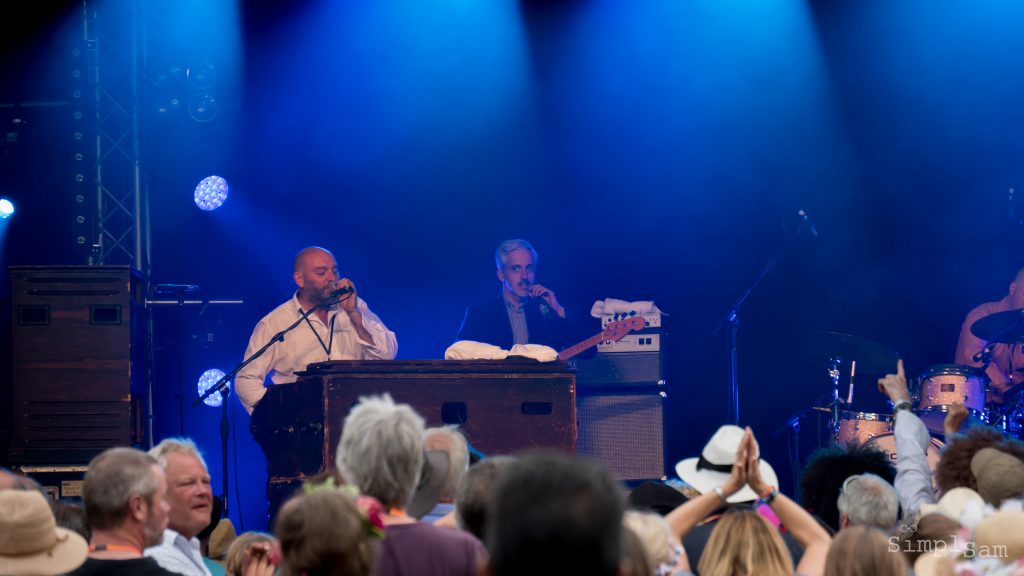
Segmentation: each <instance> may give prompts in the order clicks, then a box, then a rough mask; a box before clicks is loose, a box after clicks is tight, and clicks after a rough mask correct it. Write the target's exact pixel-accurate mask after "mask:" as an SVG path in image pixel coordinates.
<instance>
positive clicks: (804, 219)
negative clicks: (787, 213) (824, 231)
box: [797, 210, 818, 236]
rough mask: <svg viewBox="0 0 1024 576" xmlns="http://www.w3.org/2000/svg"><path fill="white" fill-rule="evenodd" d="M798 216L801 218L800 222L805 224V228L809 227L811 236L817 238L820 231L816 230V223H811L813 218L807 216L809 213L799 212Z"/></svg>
mask: <svg viewBox="0 0 1024 576" xmlns="http://www.w3.org/2000/svg"><path fill="white" fill-rule="evenodd" d="M797 214H798V215H799V216H800V220H801V221H802V222H803V224H804V226H807V227H808V228H809V229H810V231H811V234H813V235H815V236H817V235H818V230H817V229H815V228H814V222H811V217H810V216H808V215H807V212H805V211H804V210H797Z"/></svg>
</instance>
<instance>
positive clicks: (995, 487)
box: [971, 448, 1024, 506]
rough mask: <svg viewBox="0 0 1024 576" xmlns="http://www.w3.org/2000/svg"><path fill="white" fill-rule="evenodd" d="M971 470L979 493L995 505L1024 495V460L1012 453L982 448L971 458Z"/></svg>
mask: <svg viewBox="0 0 1024 576" xmlns="http://www.w3.org/2000/svg"><path fill="white" fill-rule="evenodd" d="M971 472H972V473H973V474H974V478H975V480H976V482H977V485H978V494H980V495H981V497H982V498H984V499H985V501H986V502H988V503H989V504H991V505H993V506H999V505H1000V504H1002V503H1003V500H1009V499H1011V498H1020V497H1021V496H1024V461H1022V460H1021V459H1020V458H1017V457H1016V456H1014V455H1012V454H1009V453H1006V452H1003V451H1001V450H996V449H995V448H982V449H981V450H979V451H978V452H977V454H975V455H974V457H972V458H971Z"/></svg>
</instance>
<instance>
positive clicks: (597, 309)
mask: <svg viewBox="0 0 1024 576" xmlns="http://www.w3.org/2000/svg"><path fill="white" fill-rule="evenodd" d="M629 313H634V314H662V311H661V310H658V307H657V306H655V305H654V301H653V300H638V301H636V302H626V301H625V300H616V299H615V298H605V299H604V300H598V301H596V302H594V306H593V307H591V308H590V315H591V316H593V317H594V318H600V317H601V316H612V315H615V314H629ZM666 316H667V314H666Z"/></svg>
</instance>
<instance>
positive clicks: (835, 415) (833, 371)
mask: <svg viewBox="0 0 1024 576" xmlns="http://www.w3.org/2000/svg"><path fill="white" fill-rule="evenodd" d="M842 363H843V359H842V358H840V357H838V356H833V357H832V358H829V369H828V377H829V379H830V380H832V402H831V403H830V404H829V408H831V409H832V416H831V420H830V421H829V423H828V428H829V431H830V432H831V433H832V440H833V441H834V442H835V441H838V439H839V404H840V403H841V402H842V401H841V400H840V399H839V365H840V364H842Z"/></svg>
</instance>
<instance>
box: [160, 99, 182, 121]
mask: <svg viewBox="0 0 1024 576" xmlns="http://www.w3.org/2000/svg"><path fill="white" fill-rule="evenodd" d="M153 115H154V116H156V118H157V119H158V120H160V121H162V122H171V121H172V120H174V119H175V118H177V117H178V116H180V115H181V100H179V99H178V97H177V96H174V95H171V94H162V95H160V96H158V97H157V98H156V105H155V106H154V107H153Z"/></svg>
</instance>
